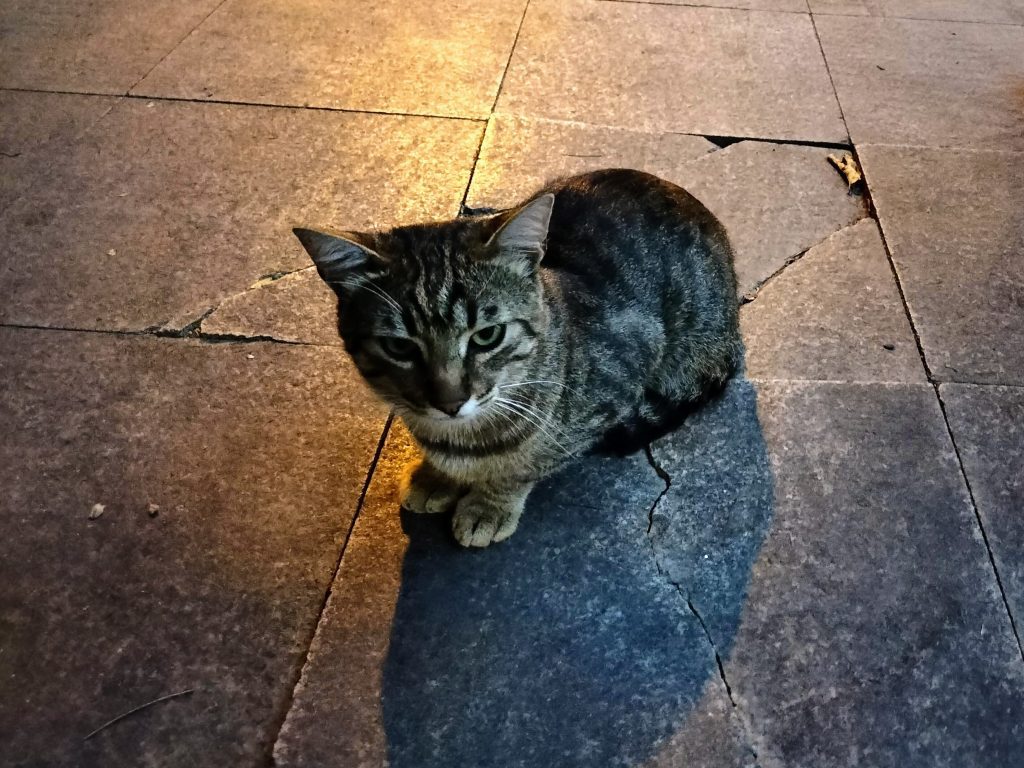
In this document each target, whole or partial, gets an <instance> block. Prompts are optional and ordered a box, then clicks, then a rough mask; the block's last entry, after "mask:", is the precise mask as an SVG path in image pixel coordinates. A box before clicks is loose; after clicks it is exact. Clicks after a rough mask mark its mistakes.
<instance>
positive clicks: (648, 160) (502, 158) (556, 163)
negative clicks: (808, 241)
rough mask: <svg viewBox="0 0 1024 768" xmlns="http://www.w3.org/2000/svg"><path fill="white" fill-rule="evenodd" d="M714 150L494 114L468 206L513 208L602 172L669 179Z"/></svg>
mask: <svg viewBox="0 0 1024 768" xmlns="http://www.w3.org/2000/svg"><path fill="white" fill-rule="evenodd" d="M717 149H718V147H716V146H715V145H714V144H712V143H711V142H710V141H708V140H707V139H705V138H703V137H700V136H688V135H686V134H680V133H661V132H658V133H646V132H643V131H634V130H630V129H628V128H602V127H599V126H593V125H583V124H581V123H567V122H558V121H554V120H537V119H532V118H524V117H516V116H513V115H497V116H495V117H494V118H492V119H491V121H490V122H489V123H488V125H487V132H486V133H485V134H484V141H483V145H482V146H481V148H480V158H479V160H478V161H477V164H476V168H475V169H474V171H473V183H472V185H471V186H470V189H469V195H468V197H467V203H468V204H469V205H470V206H471V207H493V208H501V207H507V206H511V205H514V204H515V203H517V202H520V201H521V200H523V199H525V198H526V197H528V196H529V195H530V194H532V193H533V192H535V191H536V190H538V189H539V188H540V187H542V186H544V184H545V183H546V182H548V181H551V180H552V179H556V178H558V177H560V176H572V175H573V174H577V173H585V172H586V171H596V170H599V169H601V168H636V169H638V170H641V171H647V172H648V173H653V174H654V175H655V176H661V177H662V178H666V179H671V178H672V177H673V176H675V175H676V174H677V173H678V171H679V169H680V168H681V167H682V166H683V165H685V164H686V163H688V162H690V161H691V160H695V159H697V158H699V157H701V156H703V155H706V154H708V153H709V152H714V151H715V150H717Z"/></svg>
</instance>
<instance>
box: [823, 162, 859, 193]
mask: <svg viewBox="0 0 1024 768" xmlns="http://www.w3.org/2000/svg"><path fill="white" fill-rule="evenodd" d="M828 161H829V162H830V163H832V165H833V166H835V169H836V170H837V171H839V172H840V173H841V174H843V176H844V177H845V178H846V188H847V189H848V190H849V191H850V192H851V193H852V192H853V191H854V186H855V185H856V184H859V183H860V181H861V180H862V179H863V178H864V177H863V176H862V175H861V172H860V166H859V165H857V161H856V160H854V159H853V155H851V154H850V153H849V152H844V153H843V155H842V156H841V157H837V156H836V155H829V156H828Z"/></svg>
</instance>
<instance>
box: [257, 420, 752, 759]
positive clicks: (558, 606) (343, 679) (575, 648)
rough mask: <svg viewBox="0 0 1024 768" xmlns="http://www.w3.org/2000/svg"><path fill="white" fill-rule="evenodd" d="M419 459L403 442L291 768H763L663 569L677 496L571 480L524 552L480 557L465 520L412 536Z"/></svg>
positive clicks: (596, 472) (306, 698)
mask: <svg viewBox="0 0 1024 768" xmlns="http://www.w3.org/2000/svg"><path fill="white" fill-rule="evenodd" d="M411 455H412V453H411V450H410V448H409V446H408V440H407V438H405V437H403V436H402V435H401V433H399V434H398V435H395V434H393V435H392V436H391V438H390V441H389V445H388V447H387V448H386V449H385V453H384V455H383V457H382V460H381V462H380V463H379V464H378V470H377V473H376V474H375V476H374V480H373V483H372V484H371V487H370V489H369V492H368V495H367V502H366V505H365V506H364V511H363V514H362V515H361V516H360V519H359V521H358V522H357V525H356V529H355V531H354V534H353V538H352V540H351V543H350V544H349V547H348V549H347V550H346V553H345V557H344V560H343V562H342V565H341V570H340V571H339V575H338V579H337V581H336V583H335V585H334V588H333V590H332V593H331V598H330V601H329V603H328V606H327V610H326V612H325V614H324V620H323V622H322V623H321V625H320V627H319V629H318V631H317V635H316V638H315V639H314V642H313V646H312V648H311V652H310V657H309V663H308V664H307V666H306V668H305V671H304V673H303V676H302V681H301V682H300V685H299V687H298V689H297V691H296V697H295V704H294V706H293V708H292V709H291V711H290V712H289V715H288V718H287V720H286V722H285V726H284V728H283V730H282V733H281V739H280V741H279V742H278V745H277V748H276V750H275V759H276V764H277V765H280V766H317V768H326V767H328V766H346V767H348V766H381V765H384V764H388V765H391V766H394V767H395V768H401V767H402V766H417V768H429V767H430V766H452V765H474V766H502V768H508V767H511V766H542V765H543V766H547V765H551V764H553V763H556V764H558V765H564V766H574V765H579V766H594V765H607V766H616V765H623V766H624V765H639V764H648V765H651V766H654V765H666V764H667V765H674V764H678V763H676V762H674V760H675V759H676V758H680V757H684V758H688V759H692V760H693V761H694V762H693V763H692V764H695V765H708V766H746V765H749V764H750V759H749V758H750V754H751V753H750V751H749V749H747V748H746V747H745V746H744V744H743V741H742V734H741V732H740V730H739V726H738V724H737V722H736V721H735V718H734V715H733V712H732V707H731V704H725V701H727V699H725V691H724V686H723V685H722V683H721V681H720V679H719V678H718V674H717V667H716V665H715V661H714V657H713V655H712V652H711V648H710V646H709V644H708V642H707V639H706V637H705V635H704V632H703V630H702V629H701V627H700V624H699V622H698V621H697V619H696V618H695V617H694V615H693V614H692V613H690V612H689V610H688V609H687V606H686V603H685V602H684V601H681V600H680V596H679V594H678V593H677V592H676V590H675V589H674V588H673V587H672V586H671V585H670V584H669V583H668V582H667V581H666V580H665V579H664V578H663V577H662V576H661V575H660V574H659V573H658V571H657V569H656V567H655V564H654V561H653V559H652V557H651V550H650V545H649V543H648V541H647V538H646V528H647V510H648V509H649V507H650V506H651V504H653V503H654V500H655V499H656V498H657V496H658V494H659V493H660V492H661V490H662V489H663V487H664V486H663V483H662V481H661V480H660V479H659V478H658V477H657V475H656V474H655V473H654V471H653V470H652V468H651V467H650V466H649V465H648V464H647V463H646V462H645V461H644V460H643V458H642V457H633V458H632V459H629V460H612V459H597V458H594V459H589V460H587V461H585V462H584V463H581V464H579V465H577V466H575V467H573V468H572V469H569V470H567V471H566V473H565V474H564V475H562V476H560V477H559V478H556V479H554V480H552V481H551V482H548V483H546V484H544V486H543V487H541V488H539V489H538V490H537V492H536V493H535V495H534V496H533V497H531V500H530V502H529V504H528V509H527V511H526V513H525V515H524V517H523V522H522V523H521V525H520V529H519V530H518V531H517V532H516V534H515V535H514V536H513V537H512V538H511V539H509V540H508V541H507V542H503V543H502V544H501V545H499V546H495V547H491V548H488V549H486V550H482V551H479V552H469V551H467V550H464V549H461V548H459V547H458V546H457V545H456V544H455V543H454V540H453V538H452V535H451V532H450V520H449V519H448V517H447V516H444V515H441V516H426V517H424V516H415V515H411V514H407V513H403V514H402V516H401V518H399V515H398V511H397V509H396V507H397V503H396V497H397V491H396V485H397V478H398V473H399V471H400V467H401V466H402V465H403V464H404V463H405V461H406V460H407V459H408V458H410V457H411ZM691 722H692V723H693V724H694V725H693V727H694V732H691V733H687V728H688V725H689V723H691ZM698 735H699V737H698ZM647 761H649V762H647ZM666 761H668V762H666Z"/></svg>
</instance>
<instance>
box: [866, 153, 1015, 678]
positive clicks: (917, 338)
mask: <svg viewBox="0 0 1024 768" xmlns="http://www.w3.org/2000/svg"><path fill="white" fill-rule="evenodd" d="M857 161H858V163H859V162H860V160H859V158H858V159H857ZM860 167H861V170H862V172H864V174H865V176H864V182H865V183H864V197H865V200H866V202H867V204H868V213H869V215H870V216H871V217H872V218H873V219H874V220H875V223H876V224H877V225H878V231H879V233H880V234H881V236H882V247H883V248H884V249H885V257H886V260H887V261H888V262H889V270H890V272H891V273H892V279H893V282H895V284H896V290H897V292H898V293H899V296H900V302H901V303H902V304H903V313H904V314H905V315H906V317H907V322H908V323H909V324H910V330H911V332H912V333H913V334H914V343H915V344H916V345H917V354H918V356H919V357H920V359H921V365H922V366H923V367H924V373H925V377H926V378H927V380H928V383H929V384H931V385H932V389H933V390H934V391H935V399H936V400H937V401H938V404H939V411H940V412H941V413H942V422H943V424H944V426H945V427H946V434H947V436H948V437H949V442H950V445H952V446H953V454H954V455H955V456H956V462H957V466H958V467H959V469H960V478H961V480H962V481H963V483H964V487H965V488H966V489H967V498H968V500H969V501H970V503H971V511H972V512H973V513H974V520H975V522H976V524H977V526H978V531H979V532H980V533H981V540H982V542H983V543H984V545H985V551H986V553H987V554H988V561H989V565H990V566H991V568H992V575H993V576H994V577H995V582H996V588H997V589H998V590H999V595H1000V597H1001V598H1002V601H1003V609H1004V610H1005V611H1006V616H1007V618H1008V619H1009V621H1010V631H1011V632H1012V633H1013V637H1014V640H1015V641H1016V642H1017V651H1018V653H1019V654H1020V657H1021V660H1022V661H1024V641H1022V640H1021V635H1020V630H1019V629H1018V627H1017V621H1016V619H1015V618H1014V616H1013V611H1012V610H1011V608H1010V601H1009V599H1008V598H1007V596H1006V589H1005V588H1004V586H1003V579H1002V576H1000V574H999V567H998V565H997V564H996V558H995V554H994V553H993V551H992V546H991V543H990V542H989V538H988V532H987V531H986V530H985V523H984V521H983V520H982V517H981V513H980V512H979V511H978V502H977V499H975V496H974V489H973V488H972V487H971V481H970V479H969V478H968V476H967V470H966V469H965V468H964V462H963V457H962V456H961V455H960V447H959V446H958V445H957V442H956V436H955V434H954V433H953V428H952V426H951V425H950V423H949V415H948V414H947V413H946V403H945V402H944V401H943V399H942V392H941V390H940V382H939V381H938V379H936V378H935V374H934V373H933V371H932V369H931V366H930V365H929V364H928V358H927V356H926V355H925V351H924V344H923V343H922V342H921V334H920V333H919V332H918V329H917V324H916V323H915V322H914V317H913V314H912V313H911V311H910V303H909V302H908V301H907V295H906V293H905V292H904V290H903V281H902V280H900V274H899V270H898V269H897V268H896V259H895V257H894V256H893V252H892V248H891V247H890V245H889V240H888V238H887V237H886V234H885V228H884V227H883V226H882V220H881V218H880V217H879V215H878V209H877V208H876V207H875V203H874V200H873V199H872V197H871V192H870V189H871V187H870V181H869V180H868V178H867V173H866V171H864V166H863V165H861V166H860Z"/></svg>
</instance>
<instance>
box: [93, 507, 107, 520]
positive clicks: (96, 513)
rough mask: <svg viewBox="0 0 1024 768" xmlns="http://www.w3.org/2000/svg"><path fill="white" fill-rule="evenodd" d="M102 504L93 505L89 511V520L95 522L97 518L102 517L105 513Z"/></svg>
mask: <svg viewBox="0 0 1024 768" xmlns="http://www.w3.org/2000/svg"><path fill="white" fill-rule="evenodd" d="M106 509H107V508H106V506H105V505H104V504H93V505H92V509H90V510H89V519H90V520H96V519H97V518H100V517H103V513H104V512H105V511H106Z"/></svg>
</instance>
